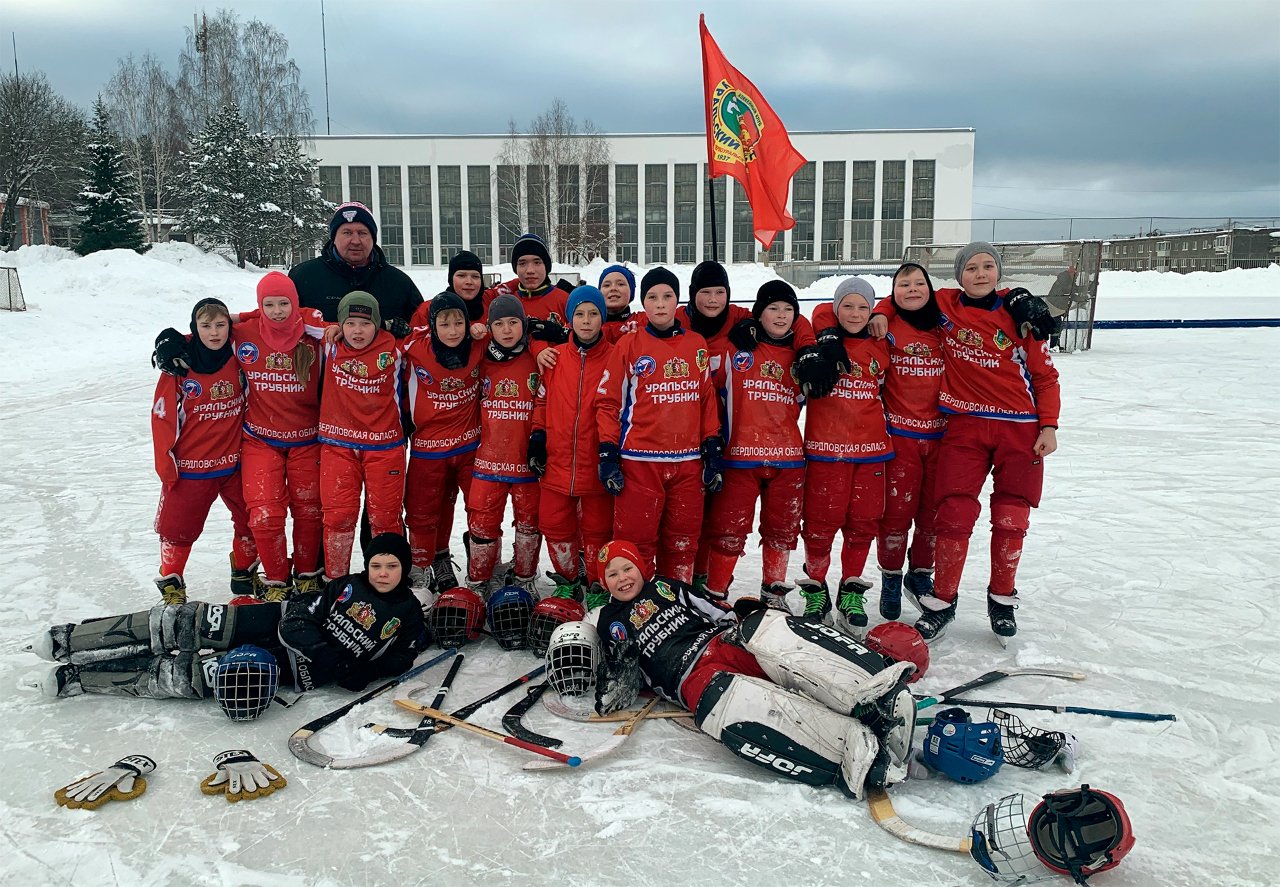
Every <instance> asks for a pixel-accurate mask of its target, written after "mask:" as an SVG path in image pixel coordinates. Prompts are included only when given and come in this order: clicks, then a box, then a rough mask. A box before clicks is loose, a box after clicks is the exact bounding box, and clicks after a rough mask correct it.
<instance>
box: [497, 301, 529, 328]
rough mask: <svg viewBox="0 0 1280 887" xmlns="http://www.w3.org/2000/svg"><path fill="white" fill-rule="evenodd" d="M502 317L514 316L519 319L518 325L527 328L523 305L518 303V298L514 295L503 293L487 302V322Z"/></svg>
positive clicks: (527, 323)
mask: <svg viewBox="0 0 1280 887" xmlns="http://www.w3.org/2000/svg"><path fill="white" fill-rule="evenodd" d="M504 317H516V318H519V320H520V325H521V327H523V328H524V329H528V328H529V321H528V319H527V318H526V317H525V313H524V306H523V305H521V304H520V300H519V299H517V298H516V297H515V296H512V295H508V294H507V293H503V294H502V295H500V296H498V297H497V298H496V299H494V300H493V301H492V302H490V303H489V323H493V322H494V321H495V320H501V319H502V318H504Z"/></svg>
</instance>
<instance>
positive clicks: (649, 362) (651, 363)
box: [633, 354, 658, 376]
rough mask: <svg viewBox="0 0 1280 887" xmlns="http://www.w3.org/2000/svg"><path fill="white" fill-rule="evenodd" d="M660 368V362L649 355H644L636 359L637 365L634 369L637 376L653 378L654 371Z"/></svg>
mask: <svg viewBox="0 0 1280 887" xmlns="http://www.w3.org/2000/svg"><path fill="white" fill-rule="evenodd" d="M657 368H658V362H657V361H656V360H654V359H653V358H652V357H650V356H649V355H647V354H642V355H640V356H639V357H637V358H636V364H635V367H634V368H633V369H634V371H635V374H636V375H637V376H651V375H653V372H654V370H656V369H657Z"/></svg>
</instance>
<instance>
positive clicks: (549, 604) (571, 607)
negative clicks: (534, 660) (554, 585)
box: [529, 597, 587, 656]
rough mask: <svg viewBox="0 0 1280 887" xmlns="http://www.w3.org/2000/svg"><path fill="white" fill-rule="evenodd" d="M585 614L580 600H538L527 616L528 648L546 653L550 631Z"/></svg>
mask: <svg viewBox="0 0 1280 887" xmlns="http://www.w3.org/2000/svg"><path fill="white" fill-rule="evenodd" d="M586 614H587V610H586V608H585V607H584V606H583V605H582V602H581V601H575V600H573V599H572V598H563V597H549V598H547V599H545V600H541V601H538V603H537V604H536V605H535V606H534V608H533V613H532V614H531V615H530V616H529V649H530V650H532V651H533V652H534V653H535V654H536V655H538V656H545V655H546V654H547V644H548V643H550V641H551V632H553V631H555V630H556V628H557V627H558V626H561V625H564V623H566V622H578V621H580V620H581V619H582V617H583V616H585V615H586Z"/></svg>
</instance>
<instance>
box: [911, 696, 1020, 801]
mask: <svg viewBox="0 0 1280 887" xmlns="http://www.w3.org/2000/svg"><path fill="white" fill-rule="evenodd" d="M924 762H925V763H926V764H928V765H929V767H931V768H932V769H934V770H937V771H938V772H939V773H942V774H943V775H944V776H948V777H950V778H951V779H954V780H955V781H956V782H964V783H970V784H971V783H975V782H982V781H983V780H985V779H990V778H991V777H992V776H994V775H995V773H996V771H997V770H999V769H1000V766H1001V765H1002V764H1004V746H1003V745H1002V744H1001V742H1000V728H999V727H997V726H996V725H995V724H993V723H991V722H990V721H986V722H983V723H980V724H975V723H973V722H972V721H970V720H969V713H968V712H966V711H965V710H964V709H960V708H948V709H946V710H945V711H942V712H939V713H938V716H937V717H936V718H935V719H934V721H933V723H932V724H930V725H929V730H928V732H927V733H925V737H924Z"/></svg>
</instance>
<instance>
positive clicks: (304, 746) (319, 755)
mask: <svg viewBox="0 0 1280 887" xmlns="http://www.w3.org/2000/svg"><path fill="white" fill-rule="evenodd" d="M457 653H458V648H457V647H450V648H449V649H447V650H445V651H444V652H443V653H441V654H440V655H439V656H436V657H435V658H434V659H428V660H427V661H426V662H424V663H422V664H421V665H415V666H414V667H413V668H411V669H409V670H408V671H406V672H405V673H404V674H402V675H400V677H398V678H392V679H391V680H389V681H387V682H386V683H385V684H380V685H378V686H377V687H374V688H373V689H372V690H370V691H369V692H368V693H365V694H364V695H362V696H360V697H359V698H358V699H353V700H351V701H350V702H348V703H347V704H346V705H341V706H339V707H338V708H335V709H334V710H333V711H331V712H329V713H328V714H325V715H321V716H320V717H318V718H316V719H315V720H314V721H309V722H307V723H306V724H303V725H302V726H301V727H299V728H298V729H297V730H294V731H293V735H292V736H290V737H289V751H290V752H292V753H293V756H294V757H295V758H297V759H298V760H300V761H306V762H307V763H308V764H314V765H316V766H317V767H328V766H329V765H330V764H332V763H333V762H334V760H335V758H334V757H333V756H332V755H328V754H325V753H324V752H322V751H319V750H317V749H314V748H312V747H311V745H310V742H311V737H313V736H315V735H316V734H317V733H319V732H320V731H321V730H323V729H324V728H325V727H328V726H330V725H331V724H334V723H335V722H337V721H339V720H341V719H342V716H343V715H345V714H346V713H347V712H349V711H351V709H353V708H355V707H356V706H359V705H364V704H365V703H366V702H368V701H369V700H370V699H372V698H373V697H375V696H377V695H378V694H380V693H384V692H386V691H387V690H390V689H391V688H392V687H394V686H396V685H397V684H403V683H404V682H405V681H408V680H411V679H413V678H415V677H417V676H418V675H420V674H422V673H423V672H425V671H426V670H427V669H429V668H431V667H432V666H433V665H436V664H438V663H440V662H443V661H444V660H446V659H448V658H449V657H450V656H455V655H457Z"/></svg>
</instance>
